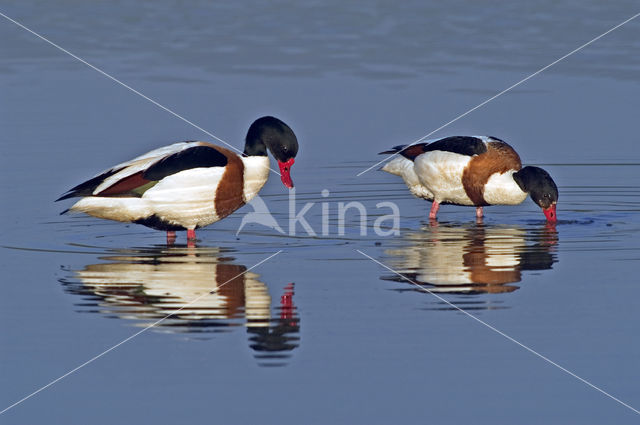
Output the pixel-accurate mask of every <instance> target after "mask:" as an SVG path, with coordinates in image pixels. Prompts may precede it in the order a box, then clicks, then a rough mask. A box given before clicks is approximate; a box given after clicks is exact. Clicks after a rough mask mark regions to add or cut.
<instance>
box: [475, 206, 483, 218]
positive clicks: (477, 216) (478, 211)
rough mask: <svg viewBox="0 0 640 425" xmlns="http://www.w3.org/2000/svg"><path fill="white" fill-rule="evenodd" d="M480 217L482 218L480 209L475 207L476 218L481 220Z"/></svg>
mask: <svg viewBox="0 0 640 425" xmlns="http://www.w3.org/2000/svg"><path fill="white" fill-rule="evenodd" d="M482 217H483V212H482V207H476V218H482Z"/></svg>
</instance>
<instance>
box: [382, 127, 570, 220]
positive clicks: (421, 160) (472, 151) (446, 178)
mask: <svg viewBox="0 0 640 425" xmlns="http://www.w3.org/2000/svg"><path fill="white" fill-rule="evenodd" d="M380 153H381V154H398V155H396V156H395V158H393V159H392V160H391V161H389V162H388V163H387V164H385V165H384V166H383V167H382V171H386V172H388V173H390V174H394V175H397V176H400V177H402V179H403V180H404V182H405V183H406V185H407V186H408V188H409V190H410V191H411V193H412V194H413V195H414V196H416V197H418V198H422V199H426V200H427V201H431V202H432V204H431V210H430V212H429V219H431V220H435V219H436V216H437V213H438V209H439V208H440V205H441V204H454V205H469V206H475V207H476V217H478V218H482V216H483V210H482V207H484V206H487V205H517V204H520V203H521V202H522V201H524V200H525V199H526V197H527V195H530V196H531V199H532V200H533V202H535V203H536V204H537V205H538V206H540V208H542V211H543V212H544V215H545V216H546V218H547V221H548V222H550V223H555V222H556V221H557V216H556V203H557V202H558V188H557V186H556V184H555V182H554V181H553V179H552V178H551V176H550V175H549V173H547V172H546V171H545V170H543V169H542V168H539V167H531V166H528V167H524V168H523V167H522V162H521V161H520V156H519V155H518V153H517V152H516V151H515V150H514V149H513V148H512V147H511V146H509V145H508V144H507V143H505V142H504V141H502V140H500V139H498V138H496V137H489V136H473V137H471V136H453V137H445V138H443V139H438V140H434V141H430V142H425V143H420V144H415V145H409V146H408V145H402V146H396V147H394V148H392V149H390V150H387V151H384V152H380Z"/></svg>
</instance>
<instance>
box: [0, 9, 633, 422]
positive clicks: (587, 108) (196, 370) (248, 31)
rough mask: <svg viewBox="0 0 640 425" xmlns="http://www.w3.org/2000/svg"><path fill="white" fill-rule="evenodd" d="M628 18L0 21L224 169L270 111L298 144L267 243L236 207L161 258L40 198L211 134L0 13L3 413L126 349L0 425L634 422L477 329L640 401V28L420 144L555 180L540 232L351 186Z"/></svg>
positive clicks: (395, 185) (115, 91)
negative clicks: (395, 228)
mask: <svg viewBox="0 0 640 425" xmlns="http://www.w3.org/2000/svg"><path fill="white" fill-rule="evenodd" d="M634 6H636V5H635V4H634V3H633V2H631V1H620V2H616V3H615V4H609V3H607V4H604V3H602V4H601V3H599V2H586V3H585V2H574V1H565V2H560V3H558V2H543V3H536V5H535V6H533V5H524V4H523V5H517V4H512V5H508V6H507V5H495V4H484V3H481V2H468V1H460V2H453V3H448V4H447V5H443V4H437V5H436V4H435V3H434V4H433V5H422V3H420V2H405V3H403V4H402V6H397V5H395V6H393V7H392V6H390V4H386V3H384V2H369V3H366V4H362V3H358V4H357V5H356V4H354V5H347V4H343V3H339V2H335V4H333V3H315V2H311V3H305V4H304V5H302V4H298V3H295V2H276V3H263V2H252V3H251V4H250V5H245V7H241V6H239V5H223V4H219V5H216V4H209V3H208V2H207V3H205V2H202V3H196V4H191V5H189V6H188V7H187V6H186V5H185V4H182V3H179V2H169V1H162V2H153V3H142V4H140V3H137V4H117V5H112V4H110V3H101V4H96V3H88V4H84V3H76V2H70V1H69V2H67V1H65V2H62V3H57V4H56V6H55V7H53V6H51V5H50V4H49V3H46V2H20V3H13V4H9V5H7V6H6V7H5V6H3V9H1V10H0V11H1V12H2V13H5V14H7V15H9V16H11V17H12V18H14V19H17V20H19V21H21V22H22V23H24V24H25V25H27V26H29V27H32V29H34V30H36V31H38V32H41V33H42V34H43V35H44V36H46V37H50V38H51V39H52V41H54V42H56V43H58V44H60V45H61V46H63V47H64V48H66V49H69V50H70V51H71V52H73V53H75V54H77V55H79V56H80V57H83V58H85V59H87V60H88V61H90V62H91V63H93V64H95V65H96V66H99V67H100V68H102V69H104V70H105V71H106V72H109V73H112V74H113V75H114V76H116V77H117V78H120V79H122V80H123V82H125V83H126V84H129V85H131V86H132V87H134V88H136V89H137V90H140V91H141V92H142V93H144V94H145V95H147V96H149V97H151V98H153V99H155V100H156V101H158V102H160V103H161V104H163V105H166V106H167V107H169V108H171V109H172V110H175V111H176V112H177V113H179V114H181V115H183V116H184V117H185V118H187V119H189V120H191V121H193V122H194V123H196V124H198V125H200V126H202V127H203V128H205V129H206V130H208V131H210V132H212V133H213V134H216V135H217V136H218V137H221V138H222V139H224V140H226V141H228V142H229V143H230V144H232V145H234V146H237V147H238V148H241V147H242V146H241V145H242V142H241V141H242V138H243V136H244V134H245V132H246V129H247V127H248V125H249V124H250V122H251V121H252V120H253V119H255V118H256V117H258V116H260V115H264V114H273V115H276V116H278V117H280V118H282V119H283V120H284V121H286V122H287V123H289V124H290V125H291V126H292V128H293V129H294V130H295V132H296V134H297V135H298V139H299V140H300V143H301V150H300V154H299V156H298V158H297V159H296V164H295V166H294V168H293V171H292V177H293V180H294V182H295V184H296V191H295V200H293V201H292V200H291V199H290V197H289V196H290V195H291V193H287V192H286V189H285V188H284V187H282V185H281V184H280V182H279V179H277V178H275V176H272V178H271V180H270V181H269V182H268V183H267V185H266V186H265V188H264V189H263V191H262V192H261V198H262V200H263V201H264V202H265V204H266V205H267V207H268V208H269V210H270V211H271V213H272V215H273V217H274V218H275V220H276V222H277V224H278V225H279V226H280V228H281V229H282V233H280V232H278V231H277V230H274V229H272V228H268V227H264V226H261V225H259V224H252V223H249V224H245V226H244V227H242V229H241V231H239V232H238V229H239V228H240V227H241V225H242V220H243V218H244V217H245V214H246V213H249V212H251V211H252V209H251V208H252V207H251V206H245V207H243V209H241V210H239V211H238V212H237V213H235V214H234V215H232V216H230V217H228V218H227V219H225V220H223V221H221V222H219V223H216V224H215V225H213V226H210V227H208V228H205V229H201V230H199V231H198V238H199V240H198V242H197V243H196V244H195V246H187V245H186V241H185V239H184V238H185V236H184V234H179V235H178V241H177V243H176V245H175V246H173V247H167V246H166V244H165V236H164V235H163V234H162V233H161V232H156V231H153V230H150V229H146V228H144V227H141V226H136V225H124V224H119V223H111V222H105V221H100V220H96V219H93V218H89V217H84V216H59V215H58V213H59V212H60V211H62V210H63V209H65V208H67V207H68V206H69V205H68V204H67V203H63V202H61V203H53V200H54V199H56V198H57V197H58V196H59V195H60V194H61V193H63V192H64V191H65V190H67V189H68V188H69V187H71V186H73V185H75V184H77V183H78V182H79V181H81V180H82V179H86V178H88V177H90V176H91V175H93V174H95V173H96V172H97V171H99V170H101V169H104V168H106V167H108V166H110V165H112V164H114V163H117V162H120V161H122V160H125V159H127V158H130V157H131V156H133V155H137V154H140V153H142V152H144V151H147V150H149V149H152V148H154V147H157V146H159V145H161V144H167V143H170V142H173V141H176V140H187V139H201V140H211V137H210V136H207V135H206V134H203V133H202V132H201V131H199V130H197V129H196V128H194V127H192V126H190V125H189V124H187V123H185V122H184V121H181V120H179V119H178V118H176V117H174V116H172V115H170V114H168V113H167V112H166V111H163V110H162V109H159V108H158V107H157V106H154V105H152V104H151V103H149V102H148V101H146V100H144V99H142V98H140V97H139V96H137V95H135V94H134V93H132V92H130V91H128V90H127V89H125V88H123V87H122V86H119V85H117V84H115V83H114V82H113V81H111V80H108V79H106V78H105V77H104V76H102V75H100V74H99V73H97V72H95V71H94V70H91V69H90V68H88V67H86V66H85V65H83V64H81V63H79V62H77V61H75V60H73V59H72V58H70V57H69V56H66V55H64V54H63V53H61V52H59V51H57V50H56V49H54V48H53V47H52V46H50V45H47V44H46V43H44V42H43V41H42V40H39V39H37V38H35V36H33V35H32V34H29V33H27V32H26V31H24V30H23V29H20V28H19V27H17V26H16V25H15V24H12V23H10V22H8V21H6V20H4V19H3V18H0V35H1V36H2V39H3V44H2V52H3V57H4V61H3V63H2V65H1V66H0V80H2V82H3V87H4V89H3V96H2V100H0V122H1V123H2V128H3V142H2V147H3V150H2V153H3V154H2V155H1V156H0V169H1V170H2V179H0V192H1V193H2V198H3V200H4V201H3V207H4V208H2V210H1V212H0V214H1V218H2V223H3V227H2V233H1V236H0V246H1V248H0V250H1V251H2V256H0V262H1V264H2V270H3V271H4V279H3V285H2V291H3V293H2V296H0V319H1V320H2V323H3V326H2V333H1V334H0V335H2V336H1V337H0V340H1V342H2V345H1V347H2V348H1V349H0V359H1V365H2V366H1V368H2V369H1V370H2V373H0V381H1V384H0V401H1V404H0V410H2V409H4V408H5V407H7V406H9V405H11V404H12V403H14V402H16V401H18V400H20V399H21V398H22V397H25V396H27V395H28V394H30V393H32V392H33V391H35V390H37V389H38V388H40V387H42V386H44V385H46V384H47V383H49V382H51V381H52V380H54V379H56V378H58V377H60V376H61V375H63V374H65V373H67V372H69V371H70V370H72V369H74V368H76V367H78V366H79V365H81V364H83V363H84V362H86V361H87V360H90V359H92V358H93V357H94V356H96V355H99V354H100V353H102V352H104V351H105V350H107V349H109V348H111V347H113V346H114V345H116V344H118V343H120V342H122V341H125V340H126V342H124V343H122V344H121V345H119V346H117V347H116V348H114V349H113V350H111V351H109V352H107V353H106V354H104V355H103V356H101V357H99V358H97V359H96V360H95V361H93V362H92V363H90V364H88V365H86V366H85V367H83V368H82V369H80V370H78V371H77V372H75V373H73V374H70V375H69V376H67V377H65V378H64V379H62V380H60V381H59V382H57V383H56V384H54V385H52V386H51V387H49V388H47V389H45V390H43V391H42V392H40V393H38V394H37V395H35V396H34V397H32V398H30V399H28V400H26V401H24V403H22V404H20V405H18V406H16V407H14V408H12V409H11V410H9V411H7V412H6V413H4V414H2V417H1V418H0V419H2V420H3V423H11V424H14V423H15V424H24V423H42V422H53V423H68V424H74V423H79V424H80V423H82V424H84V423H94V424H101V423H114V422H125V423H129V422H134V421H137V422H142V423H151V422H153V423H176V422H178V423H179V422H184V420H185V418H189V419H190V420H192V421H207V422H216V423H239V424H241V423H392V422H398V421H401V422H403V423H425V422H432V423H461V422H463V421H465V422H468V423H580V424H586V423H620V424H623V423H635V422H637V418H638V416H637V414H636V413H634V412H633V411H632V410H631V409H629V408H627V407H625V406H623V405H621V404H620V403H618V402H616V401H614V400H612V399H611V398H609V397H607V396H606V395H604V394H602V393H601V392H598V391H597V390H595V389H594V388H592V387H590V386H588V385H587V384H585V383H584V382H581V381H580V380H578V379H576V378H574V377H572V376H570V375H568V374H567V373H565V372H563V371H562V370H560V369H558V368H557V367H555V366H553V365H551V364H549V363H548V362H545V361H544V360H542V359H541V358H540V357H537V356H536V355H535V354H533V353H531V352H529V351H527V350H526V349H524V348H523V347H522V346H519V345H518V344H516V343H514V341H511V340H509V339H507V338H505V336H503V335H500V334H498V333H497V332H495V331H494V330H492V329H490V328H488V327H487V326H485V325H483V324H482V323H480V322H478V321H476V320H473V319H472V318H471V317H469V316H468V315H466V314H465V313H464V312H467V313H470V314H472V315H474V316H475V317H477V318H478V319H480V320H481V321H483V322H484V323H485V324H486V325H489V326H492V327H494V328H495V329H496V330H499V331H500V332H503V333H504V334H505V335H507V336H509V337H511V338H513V339H514V340H516V341H518V342H519V343H521V344H524V345H526V346H527V347H530V348H531V349H532V350H534V351H536V352H538V353H540V354H541V355H543V356H546V357H547V358H548V359H550V360H551V361H553V362H556V363H557V364H558V365H560V366H562V367H564V368H566V369H567V370H569V371H571V372H572V373H575V374H576V375H578V376H579V377H581V378H583V379H585V380H587V381H589V382H590V383H592V384H593V385H595V386H597V387H599V388H601V389H602V390H604V391H606V392H608V393H610V394H611V395H612V396H614V397H616V398H618V399H619V400H621V401H623V402H624V403H627V404H628V405H630V406H631V407H633V408H635V409H640V387H639V386H638V382H640V367H639V366H638V364H639V363H638V360H639V359H640V344H637V343H636V342H635V339H634V336H635V335H637V333H638V323H640V321H639V320H638V319H639V313H638V311H639V309H638V303H637V301H636V300H637V299H638V296H639V295H640V287H639V286H638V282H637V279H636V278H635V275H636V271H637V270H638V266H639V261H640V242H639V241H640V219H639V212H640V190H639V189H638V188H639V187H640V154H639V151H638V149H637V144H638V140H637V129H636V127H637V126H636V123H637V111H638V110H639V109H640V96H638V91H639V89H640V77H639V76H640V63H638V58H639V57H640V56H639V55H638V49H639V48H640V45H639V44H638V40H639V37H638V34H640V21H638V22H636V21H633V22H630V23H629V24H627V25H625V26H623V27H622V28H620V29H619V30H617V31H615V32H613V33H611V34H609V35H608V36H606V37H604V38H602V39H601V40H599V41H598V42H596V43H594V44H593V45H591V46H589V47H588V48H586V49H584V50H583V51H581V52H579V53H577V54H575V55H574V56H572V57H570V58H568V59H567V60H565V61H563V62H561V63H559V64H558V65H557V66H555V67H553V68H551V69H549V70H547V71H545V72H544V73H542V74H540V75H538V76H536V77H534V78H532V79H531V80H529V81H527V82H526V83H525V84H523V85H522V86H519V87H518V88H516V89H514V90H513V91H512V92H510V93H508V94H506V95H504V96H502V97H500V98H498V99H496V100H495V101H493V102H491V103H489V104H487V105H485V106H484V107H482V108H481V109H478V110H477V111H475V112H473V113H471V114H469V115H468V116H466V117H464V118H463V119H461V120H459V121H457V122H455V123H453V124H452V125H451V126H449V127H448V128H447V129H445V130H442V131H440V132H438V133H437V134H435V135H434V136H435V137H438V136H444V135H450V134H491V135H495V136H498V137H500V138H503V139H505V140H507V141H508V142H509V143H511V144H512V145H513V146H514V147H516V149H517V150H518V152H519V153H520V155H521V157H522V158H523V161H524V162H525V163H526V164H530V165H539V166H542V167H544V168H545V169H547V170H548V171H549V172H550V174H551V175H552V176H553V177H554V179H555V180H556V182H557V183H558V185H559V189H560V202H559V204H558V216H559V219H560V221H559V222H558V224H557V225H556V226H553V227H550V226H547V225H546V224H545V222H544V216H543V215H542V213H541V212H540V211H539V209H538V208H537V207H536V206H535V205H534V204H533V203H532V202H531V201H530V200H526V201H525V202H524V203H523V204H521V205H519V206H515V207H488V208H486V209H485V214H486V216H485V218H484V220H483V221H482V222H481V223H478V222H476V220H475V215H474V211H473V209H468V208H463V207H454V206H443V207H442V208H441V210H440V213H439V223H438V225H436V226H434V225H432V224H430V223H429V222H428V220H427V217H426V215H427V212H428V207H429V205H428V204H427V203H426V202H424V201H419V200H417V199H414V198H412V197H411V196H410V195H409V193H408V191H407V190H406V188H405V187H404V186H403V184H402V183H401V182H400V181H399V180H398V179H397V178H395V177H394V176H390V175H387V174H384V173H381V172H379V171H376V170H373V171H371V172H368V173H366V174H364V175H362V176H361V177H356V175H357V174H358V173H359V172H361V171H363V170H364V169H366V168H368V167H370V166H371V165H373V164H374V163H375V162H376V161H378V160H379V159H381V157H379V156H378V155H376V154H377V152H380V151H383V150H385V149H387V148H388V147H390V146H393V145H397V144H401V143H409V142H411V141H413V140H416V139H417V138H419V137H421V136H423V135H425V134H427V133H428V132H430V131H432V130H434V129H435V128H437V127H439V126H440V125H442V124H444V123H445V122H448V121H449V120H451V119H453V118H455V117H456V116H458V115H459V114H461V113H463V112H465V111H466V110H468V109H469V108H471V107H473V106H475V105H477V104H479V103H480V102H482V101H484V100H485V99H487V98H488V97H490V96H492V95H494V94H496V93H497V92H499V91H500V90H502V89H504V88H506V87H508V86H510V85H511V84H513V83H515V82H517V81H519V80H520V79H522V78H524V77H526V76H527V75H529V74H530V73H532V72H534V71H536V70H538V69H539V68H541V67H542V66H544V65H546V64H548V63H550V62H552V61H553V60H555V59H557V58H558V57H560V56H562V55H564V54H566V53H567V52H569V51H571V50H573V49H574V48H576V47H577V46H579V45H580V44H583V43H585V42H587V41H589V40H590V39H592V38H593V37H595V36H597V35H599V34H601V33H602V32H604V31H606V30H607V29H609V28H611V27H612V26H614V25H616V24H617V23H619V22H622V21H623V20H624V19H626V18H628V17H630V16H632V15H633V14H634V13H637V10H634ZM376 168H377V167H376ZM323 190H326V191H328V192H324V195H323ZM352 201H357V202H360V203H361V204H362V205H363V206H364V207H365V209H366V213H367V217H366V218H364V219H363V220H364V221H361V217H360V216H359V214H358V212H357V210H355V209H351V210H349V211H348V212H347V214H346V218H345V220H344V227H343V229H344V232H340V217H339V208H340V205H339V204H340V203H341V202H342V203H348V202H352ZM389 201H392V202H394V203H395V204H397V206H398V208H399V211H400V213H401V215H400V217H401V218H400V222H399V232H398V234H393V235H386V236H381V235H378V234H376V233H375V232H374V231H373V230H374V228H375V226H376V222H377V220H378V219H380V218H381V217H383V216H384V215H386V214H389V209H388V208H385V207H384V206H380V205H379V203H381V202H389ZM307 203H311V204H310V206H309V210H308V212H307V213H306V215H305V218H306V219H307V221H308V223H309V226H310V230H311V231H308V230H309V229H305V228H303V227H302V226H301V225H300V224H298V225H297V227H296V228H295V234H290V232H291V229H292V228H291V224H290V223H289V222H288V218H289V212H290V209H291V208H293V209H294V210H295V211H296V212H299V211H300V210H302V209H303V208H304V206H305V205H306V204H307ZM323 211H326V212H328V214H323ZM325 217H326V219H325ZM362 223H364V230H365V232H364V233H365V234H362V227H361V224H362ZM387 223H388V222H387ZM323 225H324V226H326V231H325V228H323ZM385 229H386V230H389V229H388V228H387V227H384V228H383V230H385ZM276 253H277V254H276ZM274 254H276V255H275V256H273V257H271V258H269V257H270V256H272V255H274ZM367 256H370V257H371V258H373V259H375V260H376V261H379V262H380V263H381V264H382V265H381V264H377V263H376V262H374V261H372V260H371V259H369V258H367ZM265 259H268V260H267V261H264V262H263V263H260V262H261V261H263V260H265ZM256 264H258V265H257V266H256ZM254 266H255V267H254ZM385 266H386V267H389V268H391V269H393V270H396V271H398V272H400V273H401V274H402V275H403V276H405V277H407V278H408V279H409V280H410V281H407V279H404V278H402V277H400V276H399V275H398V274H396V273H394V272H393V271H391V270H389V269H388V268H386V267H385ZM194 300H196V301H194ZM460 309H462V310H464V312H462V311H461V310H460ZM152 324H153V325H154V326H153V327H148V326H149V325H152ZM141 331H142V332H141ZM138 332H140V333H139V334H138V335H136V336H135V337H134V338H132V339H130V340H127V338H129V337H131V336H133V335H135V334H136V333H138Z"/></svg>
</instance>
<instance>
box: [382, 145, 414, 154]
mask: <svg viewBox="0 0 640 425" xmlns="http://www.w3.org/2000/svg"><path fill="white" fill-rule="evenodd" d="M406 147H407V145H398V146H394V147H392V148H391V149H388V150H386V151H384V152H379V153H378V155H390V154H393V153H398V152H400V151H402V150H403V149H405V148H406Z"/></svg>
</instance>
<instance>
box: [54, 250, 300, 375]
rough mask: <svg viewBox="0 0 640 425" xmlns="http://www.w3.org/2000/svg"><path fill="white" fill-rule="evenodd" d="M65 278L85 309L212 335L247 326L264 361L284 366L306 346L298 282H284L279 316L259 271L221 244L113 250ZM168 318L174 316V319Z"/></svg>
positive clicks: (174, 330)
mask: <svg viewBox="0 0 640 425" xmlns="http://www.w3.org/2000/svg"><path fill="white" fill-rule="evenodd" d="M101 260H103V261H105V262H104V263H100V264H90V265H87V266H85V267H84V268H83V269H82V270H76V271H73V276H72V277H71V278H64V279H61V280H60V282H61V283H62V284H63V285H64V287H65V289H66V291H67V292H69V293H73V294H77V295H80V296H82V297H83V298H84V301H83V302H82V303H79V304H77V306H79V307H80V308H81V311H84V312H96V313H102V314H106V315H108V316H109V317H117V318H120V319H130V320H136V321H139V322H140V323H138V324H137V325H138V326H148V325H150V324H152V323H154V322H155V321H157V320H159V319H162V318H165V317H166V319H165V320H163V321H162V322H160V323H159V324H157V325H156V326H155V327H154V328H153V329H154V330H160V331H165V332H171V333H185V334H191V336H194V334H195V335H198V337H199V338H206V335H207V334H209V333H212V332H213V333H216V332H225V331H230V330H232V329H234V328H235V327H238V326H242V325H244V326H246V328H247V332H248V333H249V346H250V347H251V348H252V349H253V350H254V351H255V357H256V358H257V359H258V361H259V363H260V364H261V365H265V366H277V365H282V364H285V362H286V359H288V358H289V357H290V353H291V351H292V350H294V349H295V348H296V347H298V345H299V337H298V335H299V332H300V321H299V318H298V316H297V310H296V307H295V305H294V303H293V297H294V284H293V283H290V284H288V285H287V286H286V287H285V288H284V294H283V295H282V296H281V298H280V305H279V306H278V307H276V309H275V310H276V313H277V315H276V317H274V316H273V315H272V308H271V302H272V300H271V295H270V294H269V290H268V288H267V286H266V285H265V284H264V283H263V282H261V281H260V280H259V275H257V274H255V273H253V272H251V271H247V267H245V266H243V265H239V264H233V263H232V261H233V258H231V257H229V256H228V251H226V252H225V251H223V250H219V249H216V248H196V247H193V246H188V247H177V246H172V247H157V248H145V249H133V250H125V251H118V252H115V251H114V252H113V255H108V256H105V257H102V258H101ZM167 316H168V317H167Z"/></svg>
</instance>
